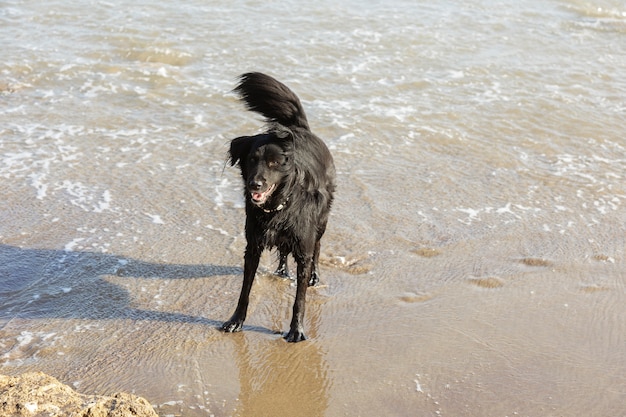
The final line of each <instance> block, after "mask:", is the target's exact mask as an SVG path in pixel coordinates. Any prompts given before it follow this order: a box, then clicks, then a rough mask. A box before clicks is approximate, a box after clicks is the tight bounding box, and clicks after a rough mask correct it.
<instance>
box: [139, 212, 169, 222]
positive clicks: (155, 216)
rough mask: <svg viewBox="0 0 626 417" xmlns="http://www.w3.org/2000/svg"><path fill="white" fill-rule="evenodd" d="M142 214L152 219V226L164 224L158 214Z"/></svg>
mask: <svg viewBox="0 0 626 417" xmlns="http://www.w3.org/2000/svg"><path fill="white" fill-rule="evenodd" d="M144 214H145V215H146V216H148V217H150V218H151V219H152V223H154V224H165V222H164V221H163V220H162V219H161V216H159V215H158V214H150V213H144Z"/></svg>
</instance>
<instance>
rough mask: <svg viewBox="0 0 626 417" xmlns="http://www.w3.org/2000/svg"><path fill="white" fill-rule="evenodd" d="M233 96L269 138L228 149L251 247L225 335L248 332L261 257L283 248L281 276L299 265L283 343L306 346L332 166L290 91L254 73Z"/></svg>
mask: <svg viewBox="0 0 626 417" xmlns="http://www.w3.org/2000/svg"><path fill="white" fill-rule="evenodd" d="M234 91H235V92H236V93H237V94H238V95H239V97H240V98H241V100H242V101H243V102H244V103H245V104H246V106H247V108H248V109H249V110H251V111H254V112H257V113H260V114H261V115H263V116H264V117H265V120H266V122H267V123H268V130H267V131H266V132H265V133H262V134H258V135H254V136H241V137H238V138H236V139H233V140H232V141H231V143H230V151H229V162H230V164H231V165H232V166H234V165H238V166H239V168H240V169H241V177H242V178H243V183H244V194H245V199H246V226H245V231H246V241H247V245H246V251H245V255H244V273H243V286H242V288H241V294H240V296H239V302H238V304H237V308H236V310H235V313H234V314H233V316H232V317H231V318H230V320H228V321H227V322H225V323H224V324H223V325H222V330H224V331H226V332H236V331H240V330H241V329H242V327H243V322H244V320H245V318H246V313H247V309H248V301H249V296H250V290H251V288H252V283H253V281H254V277H255V274H256V270H257V267H258V265H259V259H260V257H261V253H262V252H263V250H265V249H272V248H277V249H278V253H279V265H278V268H277V270H276V273H277V274H279V275H283V276H288V275H289V271H288V267H287V256H288V255H289V254H292V256H293V258H294V259H295V261H296V263H297V277H296V281H297V289H296V298H295V302H294V305H293V316H292V320H291V326H290V329H289V332H288V333H287V335H286V336H285V339H286V340H287V341H288V342H299V341H302V340H305V339H306V336H305V334H304V327H303V324H304V310H305V299H306V291H307V287H308V286H313V285H316V284H317V283H318V282H319V274H318V260H319V255H320V239H321V238H322V235H323V234H324V232H325V230H326V224H327V222H328V216H329V213H330V208H331V205H332V202H333V194H334V192H335V166H334V163H333V158H332V156H331V154H330V151H329V150H328V148H327V147H326V145H325V144H324V142H323V141H322V140H321V139H320V138H318V137H317V136H315V135H314V134H313V133H312V132H311V130H310V128H309V123H308V121H307V118H306V116H305V113H304V110H303V108H302V105H301V103H300V100H299V99H298V97H297V96H296V95H295V94H294V93H293V92H292V91H291V90H290V89H289V88H288V87H287V86H285V85H284V84H282V83H281V82H279V81H277V80H276V79H274V78H272V77H270V76H269V75H265V74H262V73H258V72H253V73H247V74H243V75H242V76H241V77H240V80H239V84H238V85H237V87H236V88H235V90H234Z"/></svg>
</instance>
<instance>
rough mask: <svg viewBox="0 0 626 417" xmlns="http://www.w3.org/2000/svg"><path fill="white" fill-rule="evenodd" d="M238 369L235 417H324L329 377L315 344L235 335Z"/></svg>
mask: <svg viewBox="0 0 626 417" xmlns="http://www.w3.org/2000/svg"><path fill="white" fill-rule="evenodd" d="M233 341H234V343H235V345H236V346H235V349H236V355H237V365H238V367H239V383H240V393H239V404H238V406H237V408H236V410H235V411H234V413H233V415H234V416H258V417H265V416H267V417H270V416H271V417H280V416H290V417H293V416H311V417H316V416H324V415H325V412H326V409H327V408H328V392H329V388H330V387H329V385H330V377H329V375H328V369H327V368H328V366H327V364H326V362H325V360H324V352H323V351H322V350H321V348H320V346H319V345H318V344H317V343H315V342H314V341H307V342H304V343H298V344H297V345H292V344H289V345H288V344H287V343H285V342H284V341H283V340H282V338H281V339H278V340H268V339H267V338H264V337H263V338H260V337H258V336H257V335H250V334H246V333H240V334H237V335H234V337H233Z"/></svg>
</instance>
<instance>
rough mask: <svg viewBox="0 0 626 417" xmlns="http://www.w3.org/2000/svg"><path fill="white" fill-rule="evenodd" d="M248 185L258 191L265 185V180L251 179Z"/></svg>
mask: <svg viewBox="0 0 626 417" xmlns="http://www.w3.org/2000/svg"><path fill="white" fill-rule="evenodd" d="M248 187H249V188H250V189H251V190H255V191H258V190H260V189H261V188H262V187H263V181H259V180H251V181H250V182H249V183H248Z"/></svg>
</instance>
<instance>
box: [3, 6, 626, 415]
mask: <svg viewBox="0 0 626 417" xmlns="http://www.w3.org/2000/svg"><path fill="white" fill-rule="evenodd" d="M0 36H1V38H2V39H3V40H4V42H3V59H2V61H1V62H0V184H1V193H2V196H3V198H2V200H1V201H0V297H1V300H2V301H1V303H0V326H1V327H0V363H1V364H2V367H1V368H0V371H1V372H3V373H9V374H17V373H21V372H24V371H28V370H41V371H44V372H47V373H50V374H52V375H54V376H55V377H57V378H59V379H60V380H62V381H63V382H65V383H69V384H73V385H74V386H75V387H76V388H77V389H78V390H80V391H82V392H85V393H103V394H104V393H106V394H111V393H113V392H116V391H131V392H134V393H136V394H138V395H141V396H143V397H146V398H147V399H148V400H149V401H150V402H151V403H152V404H154V405H155V406H157V409H158V411H159V413H160V414H161V415H184V416H206V415H215V416H234V415H237V416H247V415H255V416H262V415H271V416H279V415H290V416H293V415H307V416H339V415H351V416H352V415H363V416H378V415H449V416H455V415H468V416H470V415H471V416H496V415H555V416H556V415H622V414H626V406H624V404H623V398H624V395H625V394H626V381H625V380H624V377H623V375H624V374H626V355H624V351H623V347H624V346H625V345H626V324H625V323H626V307H625V306H626V302H625V301H626V294H625V291H626V278H625V277H626V266H625V262H624V255H625V248H626V238H625V236H626V234H625V233H624V232H625V230H624V224H625V223H626V211H625V209H624V201H625V199H626V185H624V184H625V181H624V175H625V174H624V173H625V172H626V157H625V156H624V155H625V154H626V152H625V150H626V141H625V139H624V126H626V116H625V114H626V99H625V97H626V70H625V69H624V68H626V8H624V5H623V4H622V2H619V1H611V0H591V1H587V0H562V1H559V0H551V1H548V2H545V1H542V2H539V1H529V2H522V3H520V2H513V1H503V2H499V3H497V4H494V3H493V2H486V1H479V2H472V3H467V2H462V1H452V0H450V1H445V2H439V3H437V4H431V3H426V2H417V3H416V2H406V1H401V0H392V1H387V2H384V3H382V2H381V3H378V2H367V3H365V4H364V3H362V2H360V3H357V2H351V1H344V2H340V3H339V4H337V3H336V2H321V3H319V2H318V3H316V4H310V5H301V4H299V3H296V2H275V3H270V4H265V3H259V2H254V1H241V2H231V3H228V4H227V5H223V4H221V3H215V4H212V3H211V2H206V1H205V2H197V1H191V2H185V3H184V4H182V3H173V2H161V3H159V4H153V2H141V1H140V2H135V3H133V4H131V5H129V4H122V3H117V2H115V1H101V2H90V3H85V4H76V3H69V2H66V1H63V0H59V1H56V2H52V3H49V2H48V3H45V4H41V5H40V4H35V3H31V2H26V1H19V0H14V1H8V2H5V3H3V5H2V6H0ZM249 70H258V71H264V72H268V73H270V74H272V75H274V76H276V77H277V78H279V79H280V80H282V81H284V82H285V83H287V84H288V85H289V86H290V87H292V89H293V90H294V91H296V93H297V94H298V95H299V96H300V97H301V99H302V102H303V104H304V107H305V109H306V111H307V114H308V117H309V119H310V123H311V125H312V126H313V130H314V132H316V133H317V134H318V135H319V136H320V137H322V138H324V139H325V141H326V142H327V144H328V145H329V147H330V148H331V151H332V152H333V154H334V156H335V161H336V165H337V170H338V183H339V190H338V192H337V199H336V204H335V206H334V208H333V215H332V217H331V221H330V224H329V228H328V232H327V234H326V236H325V237H324V240H323V246H322V259H321V262H322V264H323V267H322V285H321V286H320V287H319V288H316V289H312V290H311V291H310V292H309V296H308V300H307V321H306V323H307V325H306V327H307V331H308V336H309V337H310V340H309V341H307V342H305V343H300V344H297V345H290V344H287V343H284V341H283V340H282V339H281V337H280V332H283V331H285V330H286V329H287V327H288V324H289V320H290V311H291V303H292V300H293V296H294V292H295V291H294V288H293V286H292V285H291V283H290V282H288V281H284V280H281V279H278V278H276V277H274V276H272V275H271V274H270V273H269V272H270V271H272V270H273V268H274V267H275V266H276V262H275V259H274V256H273V255H271V254H268V255H266V256H265V257H264V259H263V261H262V266H261V269H262V270H261V271H260V273H259V276H258V279H257V281H256V283H255V287H254V288H253V292H252V297H253V299H252V302H251V303H252V304H251V308H250V312H249V318H248V321H247V322H246V323H247V327H246V328H245V331H244V332H243V333H241V334H235V335H226V334H223V333H221V332H219V331H217V329H216V328H217V327H218V326H219V325H220V324H221V323H222V322H223V320H225V319H227V318H228V317H229V316H230V314H231V313H232V311H233V309H234V306H235V304H236V299H237V296H238V292H239V287H240V281H241V278H240V276H241V265H242V253H243V248H244V245H245V241H244V238H243V234H242V231H243V221H244V213H243V199H242V195H241V194H242V193H241V185H240V179H239V177H238V174H237V171H236V170H235V169H233V168H230V167H227V166H226V164H225V153H226V150H227V146H228V142H229V140H230V139H232V138H233V137H236V136H239V135H242V134H250V133H253V132H255V131H257V130H258V129H260V128H261V123H260V122H259V118H258V117H256V116H254V115H252V114H250V113H246V112H245V111H244V109H243V106H242V105H241V104H240V103H238V102H237V101H236V99H235V96H234V95H233V94H232V93H231V92H230V90H231V89H232V88H233V87H234V84H235V83H236V77H237V75H238V74H240V73H242V72H245V71H249Z"/></svg>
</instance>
